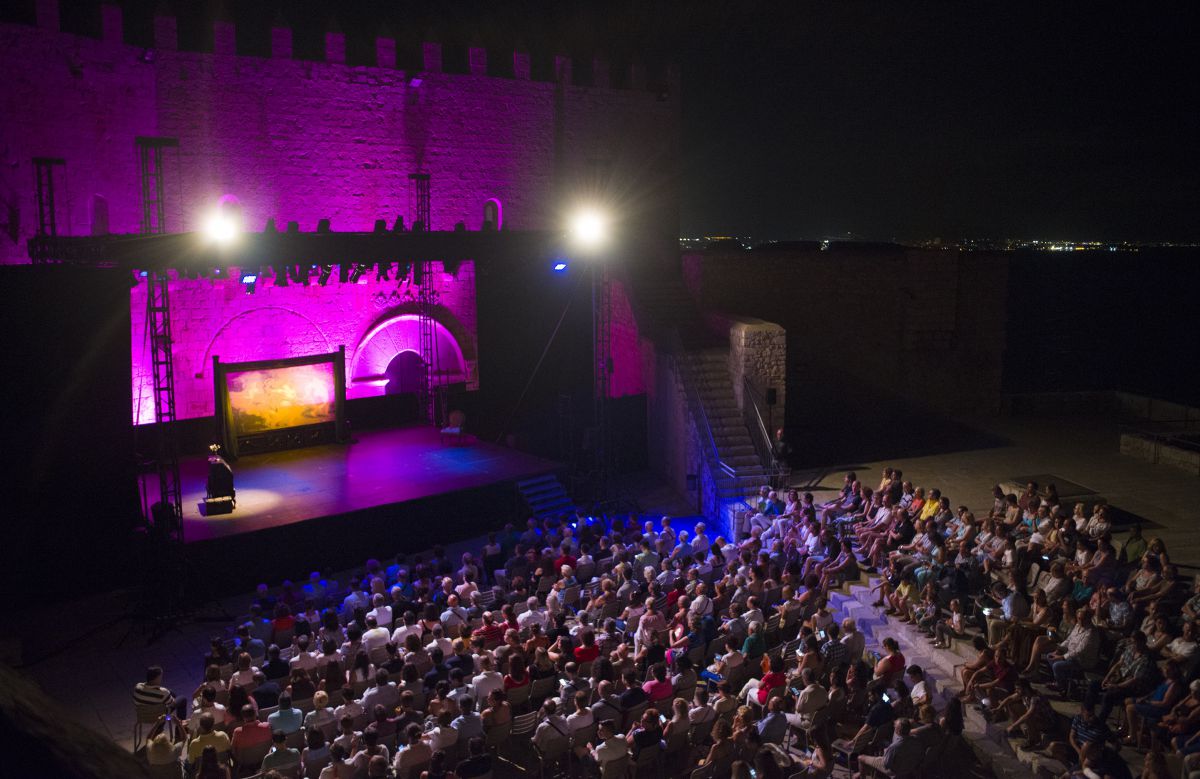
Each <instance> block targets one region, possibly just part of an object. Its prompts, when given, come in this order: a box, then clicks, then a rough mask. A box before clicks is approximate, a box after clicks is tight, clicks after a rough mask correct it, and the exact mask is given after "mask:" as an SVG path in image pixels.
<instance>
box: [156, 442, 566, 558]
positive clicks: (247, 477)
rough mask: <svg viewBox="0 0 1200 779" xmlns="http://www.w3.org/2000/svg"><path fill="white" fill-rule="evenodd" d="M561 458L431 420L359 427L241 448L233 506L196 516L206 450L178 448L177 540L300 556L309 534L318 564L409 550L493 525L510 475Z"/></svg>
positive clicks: (204, 548) (235, 553)
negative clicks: (306, 440) (455, 434)
mask: <svg viewBox="0 0 1200 779" xmlns="http://www.w3.org/2000/svg"><path fill="white" fill-rule="evenodd" d="M560 467H561V466H560V465H559V464H558V463H556V462H553V461H551V460H544V459H542V458H540V457H534V456H532V455H528V454H524V453H521V452H517V451H514V450H512V449H507V448H505V447H502V446H497V445H495V444H488V443H482V442H479V441H476V440H475V439H473V438H472V439H470V443H468V444H467V445H464V446H446V445H443V444H442V443H441V440H440V435H439V433H438V431H437V429H436V428H433V427H426V426H417V427H406V428H400V429H393V430H377V431H363V432H359V433H357V434H356V435H355V436H354V442H353V443H351V444H330V445H325V446H314V447H308V448H304V449H291V450H287V451H281V452H270V453H266V454H257V455H250V456H247V457H242V458H241V459H239V460H238V461H237V462H235V463H233V470H234V484H235V486H236V488H237V508H236V509H234V511H233V513H232V514H224V515H217V516H204V514H203V513H202V512H201V507H202V505H203V500H204V494H205V481H206V478H207V475H208V464H207V460H206V459H205V458H204V457H193V458H186V459H184V460H183V461H182V462H181V463H180V476H181V481H182V488H183V533H184V540H185V541H186V542H187V544H188V547H189V548H190V549H192V550H193V552H195V553H196V554H197V555H198V556H199V559H202V560H207V561H209V562H212V563H214V564H221V563H235V561H242V562H246V563H247V564H250V563H253V565H254V566H255V567H259V568H261V566H262V563H263V559H264V558H263V555H267V556H278V555H279V554H280V553H285V552H288V551H297V552H300V551H304V552H305V554H304V555H303V558H309V557H311V556H312V553H313V551H314V550H313V549H312V548H311V547H313V546H316V547H319V548H320V549H321V551H322V553H323V554H325V555H326V557H325V558H324V561H325V562H327V563H328V564H331V565H337V564H349V565H354V564H358V563H359V562H361V560H362V559H363V558H362V557H356V555H359V554H362V555H374V556H383V555H388V554H395V553H396V552H398V551H418V550H420V549H423V548H426V547H427V546H428V545H429V544H431V543H437V542H450V541H454V540H457V538H458V537H459V536H461V537H463V538H466V537H470V536H471V535H477V534H479V533H481V532H486V531H487V530H489V529H498V528H499V527H502V526H503V523H504V522H507V521H512V520H514V519H518V518H519V512H520V510H521V501H520V497H519V494H518V493H517V488H516V481H517V480H520V479H524V478H528V477H530V476H535V475H539V474H544V473H549V472H553V471H557V470H559V468H560ZM251 552H253V554H251ZM285 556H289V557H291V556H292V555H285ZM296 557H300V556H299V555H296ZM297 562H298V560H297ZM313 564H314V565H315V562H314V563H313ZM260 575H261V572H260Z"/></svg>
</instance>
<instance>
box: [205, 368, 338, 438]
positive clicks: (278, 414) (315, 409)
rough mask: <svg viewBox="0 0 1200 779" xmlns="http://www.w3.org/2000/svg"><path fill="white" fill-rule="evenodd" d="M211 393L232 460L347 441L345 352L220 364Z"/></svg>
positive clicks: (215, 370) (214, 375)
mask: <svg viewBox="0 0 1200 779" xmlns="http://www.w3.org/2000/svg"><path fill="white" fill-rule="evenodd" d="M213 392H214V407H215V409H216V412H217V422H218V424H219V425H220V426H221V436H222V440H223V443H224V449H225V451H226V452H227V453H228V454H229V456H231V457H237V456H238V455H240V454H251V453H254V452H266V451H272V450H276V449H294V448H296V447H301V446H313V445H316V444H325V443H330V442H334V441H338V442H340V441H345V440H346V411H345V409H346V350H345V347H340V348H339V349H338V351H336V352H330V353H329V354H316V355H311V356H308V357H292V358H288V359H282V360H261V361H256V362H238V363H222V362H221V360H220V357H218V356H214V357H213Z"/></svg>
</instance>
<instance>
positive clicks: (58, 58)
mask: <svg viewBox="0 0 1200 779" xmlns="http://www.w3.org/2000/svg"><path fill="white" fill-rule="evenodd" d="M37 9H38V26H36V27H28V26H22V25H8V24H4V25H0V69H2V70H3V72H4V73H5V78H6V87H5V89H4V90H3V91H2V92H0V113H2V114H3V116H4V117H5V121H4V122H3V123H2V124H0V162H2V163H3V164H2V165H0V206H2V213H3V215H4V216H3V221H4V222H5V225H6V227H5V234H4V235H0V263H21V262H27V261H28V256H27V250H26V246H25V243H26V241H27V240H28V239H29V238H30V237H31V236H32V235H34V233H35V231H36V228H37V208H36V202H35V196H34V193H35V188H34V169H33V164H32V160H33V158H34V157H56V158H62V159H64V160H65V162H66V164H65V166H64V167H63V168H60V169H56V174H55V175H56V180H55V196H56V208H55V214H56V216H57V221H58V226H59V227H58V229H59V233H60V234H71V235H88V234H93V233H97V232H104V231H108V232H112V233H136V232H138V231H139V229H140V225H141V213H142V201H141V191H140V179H139V170H138V165H137V156H136V151H135V138H137V137H139V136H160V137H172V138H177V139H178V140H179V146H178V148H177V149H174V148H172V149H167V150H166V151H165V160H164V163H165V164H164V171H165V176H164V178H165V193H164V205H165V211H166V224H165V229H166V230H167V231H169V232H180V231H191V230H196V229H199V228H200V227H201V226H202V224H203V222H204V220H205V219H206V218H207V216H208V215H209V213H211V211H212V209H214V208H215V207H216V205H217V204H218V203H219V202H220V201H221V200H222V198H225V199H227V200H228V199H230V198H236V201H237V203H238V204H239V205H240V206H241V211H242V214H243V218H244V223H245V228H246V229H248V230H261V229H262V228H263V226H264V225H265V224H266V222H267V220H268V219H274V220H275V222H276V224H277V225H278V227H279V228H280V229H283V227H284V225H285V223H287V222H289V221H295V222H298V223H299V227H300V229H301V230H302V231H312V230H314V229H315V228H316V225H317V222H318V220H320V219H326V218H327V219H330V220H331V223H332V228H333V230H335V231H362V230H370V229H372V227H373V225H374V223H375V220H376V219H386V220H387V221H388V223H389V225H390V224H391V223H392V222H393V221H394V220H395V218H396V217H397V216H404V217H405V219H406V222H408V223H409V224H411V223H412V221H413V218H414V217H413V214H414V212H415V210H416V203H415V193H414V187H413V184H412V182H411V181H410V180H409V178H408V176H409V174H411V173H414V172H418V171H420V172H426V173H429V174H430V177H431V178H430V180H431V186H430V189H431V200H432V208H431V219H430V223H431V224H430V225H429V227H430V228H431V229H435V230H449V229H453V228H454V227H455V225H457V224H459V223H462V224H464V225H465V226H466V228H467V229H469V230H478V229H480V228H481V225H482V222H483V218H484V207H485V204H486V203H487V202H488V201H495V202H496V203H497V204H498V206H499V211H500V215H501V220H502V227H503V229H517V230H527V229H537V230H546V229H556V228H558V227H559V226H560V225H561V224H562V221H563V217H564V211H565V210H566V208H568V207H569V206H570V205H572V204H573V202H574V201H575V200H577V199H578V197H579V193H580V192H586V193H587V194H588V195H590V196H597V197H603V196H604V195H605V190H604V189H603V186H602V183H603V182H604V181H608V182H610V183H611V182H613V181H619V180H620V179H621V178H622V177H623V176H624V175H625V174H626V173H633V172H643V173H644V172H645V171H655V170H668V171H670V170H673V169H674V167H675V166H676V165H677V158H676V154H677V134H678V111H679V108H678V99H677V98H674V97H670V96H668V95H664V93H663V91H662V89H661V88H660V87H656V88H655V89H647V84H648V83H652V84H658V83H673V79H675V78H676V76H675V74H674V73H668V74H665V75H662V76H661V77H652V78H648V77H647V75H646V74H645V73H644V72H643V71H642V70H640V69H637V70H635V72H633V73H632V74H631V76H630V78H629V79H628V83H629V84H630V87H631V88H629V89H616V88H612V87H610V86H609V83H610V74H609V72H608V66H607V64H606V63H604V62H599V61H598V62H594V63H591V71H592V72H591V78H590V79H584V80H585V81H587V82H588V83H587V84H583V85H581V84H579V83H578V81H579V79H576V78H575V77H574V74H573V71H572V69H573V66H574V64H573V63H572V61H571V60H570V59H568V58H561V57H560V58H556V61H555V69H554V70H555V75H556V79H555V80H554V81H550V82H543V81H535V80H532V79H531V78H530V62H529V57H528V55H527V54H524V53H522V52H516V53H515V54H512V55H509V56H511V61H512V72H511V73H512V75H511V77H505V78H500V77H494V76H488V75H486V73H487V72H488V68H487V64H486V63H487V58H488V56H489V53H488V52H486V51H483V50H481V49H472V50H471V52H470V57H469V62H470V73H468V74H453V73H446V72H444V70H443V68H442V51H441V47H440V46H439V45H437V44H436V43H426V44H424V46H423V47H422V51H421V56H420V59H421V62H422V67H421V68H420V69H419V70H409V71H403V70H398V69H397V68H396V59H397V57H396V43H395V41H393V40H391V39H384V38H381V39H380V40H379V41H378V42H377V53H378V60H377V63H376V64H375V65H374V66H348V65H346V64H345V40H344V37H343V36H342V35H341V34H339V33H328V34H327V35H326V41H325V43H326V56H325V60H324V61H301V60H297V59H294V58H293V57H292V46H291V33H290V31H289V30H287V29H275V30H273V31H272V34H271V41H272V56H270V57H268V58H262V57H250V56H239V55H237V54H235V49H236V47H235V36H236V34H237V31H236V29H235V28H234V27H233V25H231V24H229V23H227V22H222V21H218V22H216V23H215V25H214V48H213V51H212V52H195V51H182V50H180V49H179V48H178V35H177V26H176V21H175V19H173V18H171V17H169V16H160V17H158V18H157V19H156V20H155V48H154V49H153V50H152V52H151V53H152V55H153V56H148V55H147V52H146V51H145V50H143V49H142V48H141V47H138V46H132V45H128V44H127V43H125V41H124V38H123V33H122V19H121V12H120V9H119V8H118V7H116V6H113V5H107V6H104V7H103V9H102V14H103V24H102V29H103V34H102V37H101V38H100V39H93V38H88V37H83V36H78V35H70V34H65V33H62V32H60V31H59V29H58V28H59V22H58V12H57V4H56V3H55V2H54V0H38V1H37ZM653 178H654V180H655V182H656V183H655V186H656V187H659V188H661V187H662V182H663V181H666V182H673V180H674V179H673V177H672V176H665V177H664V176H656V177H653ZM614 189H615V187H614ZM634 194H636V193H634ZM653 195H654V198H655V201H656V202H658V203H660V204H666V205H665V206H661V207H663V208H666V209H667V210H669V209H670V208H671V207H673V206H672V204H673V203H675V202H676V201H677V198H676V197H675V193H674V192H673V191H665V192H664V191H661V189H658V190H656V191H655V192H654V193H653ZM631 200H635V201H636V200H637V198H631ZM676 228H677V225H673V224H667V225H662V229H663V230H664V231H665V233H669V234H670V235H671V236H672V237H673V236H674V234H675V232H676ZM437 275H438V277H439V278H438V279H437V280H436V282H435V283H437V284H439V285H441V286H442V287H443V288H442V289H441V293H442V294H443V295H444V307H443V308H444V311H443V313H444V316H443V317H442V318H441V320H440V322H441V324H442V325H443V326H445V328H446V330H447V332H449V333H451V334H452V335H453V336H454V337H455V338H461V339H464V340H463V342H462V343H457V346H458V348H459V351H461V352H463V353H470V352H473V351H474V349H475V328H476V317H475V312H474V287H473V285H474V278H475V276H474V270H473V268H471V267H467V266H464V268H461V269H460V272H459V274H458V275H457V276H454V275H452V274H440V273H439V274H437ZM468 287H469V289H468ZM405 291H406V290H405V289H404V288H403V287H400V286H397V284H396V283H395V281H392V282H391V283H390V284H388V283H384V282H378V283H377V282H375V281H374V275H373V274H368V277H367V279H366V280H365V283H363V284H361V285H343V286H341V287H338V285H337V284H336V281H334V282H330V284H329V286H328V287H324V288H321V287H317V286H315V285H313V286H309V287H302V286H298V285H295V284H293V285H291V286H289V287H282V288H276V287H273V286H272V285H271V284H270V283H269V281H268V283H263V282H260V283H259V285H258V286H257V289H256V292H255V294H254V295H253V296H247V295H246V294H245V291H244V290H243V289H242V287H241V285H240V284H239V283H238V282H237V281H236V280H231V279H217V280H212V279H191V280H188V279H178V280H174V281H173V282H172V291H171V295H172V314H173V319H174V323H175V333H176V341H177V344H176V354H175V358H176V366H177V370H176V379H177V382H179V390H178V391H179V395H178V397H177V403H178V413H179V415H180V416H181V417H189V416H197V415H204V414H207V413H211V403H212V398H211V393H212V390H211V377H206V374H207V373H208V372H210V371H209V370H208V368H207V367H206V365H205V361H206V360H210V359H211V356H212V354H214V353H220V354H221V357H222V359H235V356H237V355H241V356H245V357H247V358H253V359H262V358H269V357H284V356H294V355H297V354H307V353H311V352H312V351H325V350H327V349H328V348H333V349H336V348H337V346H338V345H339V344H344V345H345V346H346V348H347V352H348V354H349V355H353V354H355V353H356V352H357V351H358V350H360V349H361V348H363V346H364V338H365V336H367V335H368V334H370V333H371V332H372V329H373V328H376V327H377V326H379V325H380V323H381V322H385V321H387V320H389V318H394V319H399V318H402V317H403V316H404V315H405V313H406V312H409V311H411V309H412V307H411V305H406V304H405V302H404V300H403V294H404V292H405ZM144 294H145V292H144V285H139V287H135V288H134V291H133V293H132V295H131V307H132V314H133V320H134V322H135V325H134V328H133V332H132V333H131V338H132V342H133V352H134V355H135V356H134V365H133V373H134V376H133V384H134V405H135V409H140V410H139V411H135V414H136V418H138V419H142V420H144V419H146V418H148V417H147V412H146V400H145V398H144V396H145V395H146V393H145V383H146V376H145V371H144V370H143V368H142V367H141V364H140V362H139V358H138V355H144V354H147V353H148V350H147V349H146V348H145V344H144V341H145V338H144V333H143V332H142V331H143V327H142V325H141V322H142V319H143V317H144V302H143V301H144ZM613 303H614V315H613V322H614V339H613V344H614V358H615V359H614V363H615V364H614V377H613V392H614V394H615V395H619V394H635V393H638V392H641V391H644V390H643V387H642V384H641V378H640V372H641V371H640V363H639V360H640V357H639V354H638V351H637V337H636V324H635V323H634V322H633V318H632V314H631V313H630V312H629V306H628V303H627V302H626V301H625V298H624V295H623V291H622V290H620V289H617V290H614V295H613ZM397 327H399V326H398V325H397ZM237 333H242V334H243V335H241V336H238V335H236V334H237ZM278 350H282V353H280V352H279V351H278ZM464 359H465V358H464ZM472 359H473V358H472ZM347 376H348V380H350V382H351V384H350V387H349V394H350V396H351V397H354V396H355V395H356V394H359V393H367V394H369V393H371V392H375V391H376V390H374V389H371V388H370V387H372V386H375V385H366V384H363V385H358V386H356V385H355V384H354V381H353V380H354V376H353V375H352V371H351V366H347ZM484 380H485V381H486V379H484ZM379 391H381V390H379ZM150 414H151V416H152V410H151V412H150Z"/></svg>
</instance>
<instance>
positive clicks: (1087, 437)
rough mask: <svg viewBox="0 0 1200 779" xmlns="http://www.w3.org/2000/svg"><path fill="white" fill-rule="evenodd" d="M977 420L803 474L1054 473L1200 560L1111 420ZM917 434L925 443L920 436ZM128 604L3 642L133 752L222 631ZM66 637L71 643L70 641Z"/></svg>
mask: <svg viewBox="0 0 1200 779" xmlns="http://www.w3.org/2000/svg"><path fill="white" fill-rule="evenodd" d="M971 424H972V425H974V426H975V427H977V428H978V429H980V430H984V431H986V432H987V433H988V434H989V435H986V436H982V437H972V438H971V439H970V440H973V441H977V440H983V439H986V440H1003V441H1007V442H1008V443H1006V444H1002V445H995V446H991V447H988V448H976V449H961V450H958V451H954V450H953V447H944V448H945V449H946V451H944V452H943V453H940V454H922V455H921V456H913V457H907V458H906V457H895V458H892V459H890V460H888V461H887V462H859V463H836V464H831V465H830V466H829V467H828V468H826V469H822V470H821V471H812V472H797V473H796V476H797V477H806V476H819V477H822V478H821V479H820V484H821V486H824V487H827V488H830V489H832V488H836V486H837V485H838V484H840V480H841V474H842V472H843V471H844V470H845V468H846V467H847V466H851V467H854V468H855V469H856V470H857V471H859V472H860V473H865V474H868V483H877V482H878V478H879V472H880V470H881V469H882V468H883V466H885V465H894V466H898V467H900V468H902V469H903V470H904V472H905V474H906V476H907V477H908V478H910V479H911V480H912V481H913V482H914V483H916V484H919V485H924V486H926V487H938V488H940V489H941V490H942V491H943V492H944V493H945V494H947V495H949V496H950V498H951V500H952V501H954V502H955V503H956V504H957V503H965V504H967V505H969V506H972V507H980V506H986V505H988V504H990V500H991V499H990V494H991V493H990V491H991V486H992V484H994V483H996V482H997V481H1003V480H1007V479H1009V478H1011V477H1014V476H1020V475H1024V474H1034V473H1050V474H1055V475H1056V476H1058V477H1061V479H1063V480H1065V481H1070V482H1075V483H1077V484H1081V485H1084V486H1086V487H1089V488H1091V489H1093V490H1095V491H1096V492H1098V493H1099V494H1102V495H1104V496H1105V497H1107V498H1108V500H1109V501H1110V502H1111V503H1113V504H1114V505H1116V506H1119V507H1121V508H1123V509H1126V510H1128V511H1131V512H1134V513H1136V514H1138V515H1140V516H1142V517H1144V518H1146V519H1148V520H1150V521H1151V522H1153V523H1155V524H1156V525H1159V526H1160V527H1157V528H1154V529H1151V530H1148V531H1147V535H1148V536H1149V535H1159V536H1161V537H1162V538H1163V539H1164V540H1165V541H1166V543H1167V548H1168V550H1169V552H1170V554H1171V557H1172V559H1174V560H1176V561H1177V562H1187V563H1197V564H1200V533H1196V532H1195V530H1196V528H1197V527H1198V525H1200V523H1198V522H1197V519H1198V518H1200V513H1198V512H1200V478H1197V477H1196V476H1192V475H1189V474H1187V473H1184V472H1182V471H1179V470H1176V469H1173V468H1170V467H1167V466H1159V465H1153V464H1150V463H1146V462H1143V461H1140V460H1136V459H1133V458H1129V457H1124V456H1122V455H1121V454H1119V452H1118V448H1117V428H1116V424H1115V423H1114V422H1112V421H1108V420H1102V419H1090V418H1084V417H1067V418H1056V419H1034V418H1004V419H990V420H984V421H973V422H971ZM912 433H913V438H914V440H915V441H917V442H918V444H920V437H921V431H920V430H914V431H912ZM923 448H924V450H925V451H928V447H923ZM633 481H634V482H635V484H634V485H633V491H635V492H636V493H637V494H638V495H640V496H641V503H642V507H643V510H645V511H646V512H648V513H671V514H676V515H678V514H683V513H689V512H688V508H687V504H686V503H685V502H683V501H680V500H678V499H677V498H676V497H675V496H673V495H672V494H671V493H670V491H669V490H665V489H662V488H661V487H656V486H655V485H653V483H652V482H651V481H649V480H647V479H645V478H644V477H639V478H636V479H634V480H633ZM248 601H249V595H248V594H247V596H245V597H243V598H240V599H231V600H230V601H228V602H227V604H226V605H227V607H228V608H229V610H230V611H231V612H233V613H235V614H241V613H244V609H245V606H246V604H247V603H248ZM127 608H128V604H127V602H126V601H125V600H123V599H121V598H120V597H114V596H112V595H104V596H95V597H92V598H91V599H89V600H83V601H81V602H79V603H76V604H73V605H72V606H70V607H64V608H57V609H55V610H54V612H53V614H49V615H45V614H43V615H42V617H41V618H40V619H37V618H31V619H32V620H33V621H26V622H25V624H24V625H22V626H21V627H23V628H24V630H23V631H21V632H26V631H31V632H33V633H35V635H37V636H38V637H40V638H42V639H43V640H42V641H40V642H38V641H34V642H32V643H31V644H27V646H26V647H25V651H24V652H23V653H22V652H19V651H13V650H15V649H17V648H16V647H14V646H13V645H12V644H11V643H9V644H8V645H7V646H6V647H4V648H5V649H6V650H8V652H7V653H8V654H9V655H10V656H13V662H14V663H17V664H19V663H31V662H32V664H30V665H27V666H26V667H24V668H23V669H22V670H23V671H24V672H26V673H29V674H30V675H32V676H33V677H34V678H35V679H36V680H37V681H38V682H39V683H40V684H41V685H42V686H43V688H44V689H45V690H46V691H47V692H48V693H49V694H50V695H51V696H52V697H54V698H56V699H57V700H59V701H60V702H62V703H65V704H67V705H68V706H69V707H70V708H71V709H72V710H73V711H75V712H76V713H77V716H78V718H79V719H80V721H81V722H83V723H84V724H85V725H87V726H89V727H92V728H94V729H96V730H98V731H99V732H101V733H103V734H106V735H108V736H109V737H111V738H113V739H114V740H116V741H117V742H119V743H122V744H124V745H126V746H128V745H129V744H130V743H131V742H132V735H133V722H132V707H131V705H130V690H131V688H132V686H133V684H134V683H135V682H136V681H138V680H139V679H140V677H141V676H142V674H143V672H144V669H145V668H146V666H147V665H149V664H152V663H157V664H160V665H162V666H163V667H164V669H165V670H166V683H167V685H168V686H170V687H171V688H172V689H174V690H176V691H177V692H180V693H183V694H190V693H191V691H192V690H193V689H194V688H195V686H196V685H198V684H199V681H200V676H201V672H202V670H203V669H202V668H201V667H200V665H201V663H200V658H201V657H202V656H203V654H204V652H205V651H206V649H207V642H208V638H209V637H210V635H214V634H218V633H220V632H221V626H219V625H204V624H188V625H185V626H183V627H182V628H180V629H178V630H173V631H170V632H168V633H167V634H166V636H165V637H164V638H162V640H160V641H158V642H157V643H155V644H153V645H150V646H147V645H146V635H145V634H143V633H139V632H136V631H135V632H130V631H129V622H128V621H127V620H124V619H122V618H123V616H124V614H125V613H126V609H127ZM14 629H15V626H12V625H10V626H8V629H6V630H5V631H4V633H5V634H6V635H8V636H12V635H13V630H14ZM18 634H19V633H18ZM67 638H72V640H71V642H70V643H65V644H64V641H65V640H66V639H67Z"/></svg>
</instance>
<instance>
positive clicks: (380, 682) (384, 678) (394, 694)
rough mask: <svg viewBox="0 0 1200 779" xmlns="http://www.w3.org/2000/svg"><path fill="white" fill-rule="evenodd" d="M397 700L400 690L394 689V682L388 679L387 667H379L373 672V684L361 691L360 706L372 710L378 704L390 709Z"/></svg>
mask: <svg viewBox="0 0 1200 779" xmlns="http://www.w3.org/2000/svg"><path fill="white" fill-rule="evenodd" d="M399 700H400V691H399V690H397V689H396V683H395V682H393V681H391V680H389V678H388V672H387V669H385V668H380V669H379V670H378V671H376V672H375V684H374V685H373V686H372V687H369V688H367V691H366V692H364V693H363V697H362V707H363V709H364V710H366V711H374V710H375V707H376V706H377V705H379V706H383V707H384V708H385V709H387V710H388V711H391V710H392V709H394V708H396V703H398V702H399Z"/></svg>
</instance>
